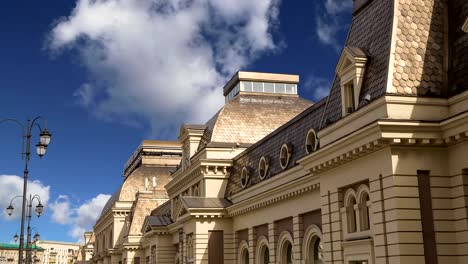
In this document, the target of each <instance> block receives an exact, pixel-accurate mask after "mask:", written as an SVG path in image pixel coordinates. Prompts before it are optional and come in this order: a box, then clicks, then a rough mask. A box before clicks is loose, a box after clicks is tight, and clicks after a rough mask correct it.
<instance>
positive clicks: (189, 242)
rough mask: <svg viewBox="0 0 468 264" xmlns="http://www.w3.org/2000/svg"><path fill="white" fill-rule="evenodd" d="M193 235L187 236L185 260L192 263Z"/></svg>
mask: <svg viewBox="0 0 468 264" xmlns="http://www.w3.org/2000/svg"><path fill="white" fill-rule="evenodd" d="M193 246H194V245H193V234H188V235H187V259H188V260H189V262H192V261H193Z"/></svg>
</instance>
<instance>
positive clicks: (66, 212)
mask: <svg viewBox="0 0 468 264" xmlns="http://www.w3.org/2000/svg"><path fill="white" fill-rule="evenodd" d="M49 206H50V209H51V210H52V216H51V217H52V221H54V222H55V223H58V224H61V225H65V224H70V223H71V221H72V218H71V215H72V212H71V208H70V201H69V199H68V196H66V195H59V197H58V198H57V199H56V200H55V201H54V202H53V203H51V204H50V205H49Z"/></svg>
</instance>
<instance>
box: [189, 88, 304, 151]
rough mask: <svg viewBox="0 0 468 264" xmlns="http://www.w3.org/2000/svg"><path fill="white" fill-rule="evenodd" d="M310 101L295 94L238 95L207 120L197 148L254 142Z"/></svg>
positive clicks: (295, 113)
mask: <svg viewBox="0 0 468 264" xmlns="http://www.w3.org/2000/svg"><path fill="white" fill-rule="evenodd" d="M311 105H312V103H311V102H310V101H307V100H304V99H302V98H300V97H296V96H271V95H238V96H237V97H235V98H233V99H232V100H230V101H229V102H227V103H226V105H224V107H223V108H222V109H221V110H220V111H219V112H218V113H217V114H216V115H215V116H214V117H213V118H212V119H210V120H209V121H208V122H207V123H206V129H205V132H204V135H203V136H202V140H201V144H200V145H199V147H198V149H199V150H200V149H202V148H204V147H205V145H206V144H209V143H211V142H222V143H245V144H253V143H255V142H257V141H259V140H260V139H262V138H263V137H265V136H266V135H268V134H269V133H271V132H272V131H274V130H275V129H276V128H278V127H279V126H281V125H282V124H284V123H286V122H287V121H289V120H290V119H291V118H293V117H294V116H296V115H297V114H299V113H301V112H302V111H304V110H305V109H306V108H307V107H309V106H311Z"/></svg>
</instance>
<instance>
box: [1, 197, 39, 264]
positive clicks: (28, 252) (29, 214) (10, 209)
mask: <svg viewBox="0 0 468 264" xmlns="http://www.w3.org/2000/svg"><path fill="white" fill-rule="evenodd" d="M19 197H23V196H22V195H17V196H15V197H13V198H12V199H11V201H10V205H9V206H8V207H7V209H6V211H7V214H8V215H11V214H12V213H13V210H14V209H15V208H14V207H13V204H12V203H13V200H14V199H16V198H19ZM34 200H37V202H38V204H37V205H36V210H35V211H36V215H37V217H41V214H42V212H43V210H44V206H43V205H42V203H41V197H40V196H39V195H37V194H35V195H34V196H33V195H31V194H30V195H29V199H28V200H27V201H26V205H27V208H28V211H27V214H26V218H28V227H27V230H28V233H27V240H26V241H27V242H26V264H28V263H30V262H31V259H30V255H31V249H32V243H31V217H32V203H33V202H34ZM39 238H40V236H39V234H38V233H37V232H36V234H35V235H34V237H33V239H34V240H33V242H34V243H35V242H36V241H38V240H39ZM13 239H14V240H15V242H16V240H18V235H16V234H15V235H14V236H13ZM21 240H22V237H21V236H20V241H21ZM20 250H21V249H20ZM20 252H21V253H22V251H20ZM18 253H19V252H18ZM19 259H20V261H21V260H22V259H23V255H22V254H21V255H20V256H19Z"/></svg>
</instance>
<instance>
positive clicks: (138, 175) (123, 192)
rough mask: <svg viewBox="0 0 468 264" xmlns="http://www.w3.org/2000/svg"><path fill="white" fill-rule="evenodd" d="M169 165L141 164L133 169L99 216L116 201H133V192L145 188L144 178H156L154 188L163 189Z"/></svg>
mask: <svg viewBox="0 0 468 264" xmlns="http://www.w3.org/2000/svg"><path fill="white" fill-rule="evenodd" d="M171 169H172V168H171V167H156V166H154V167H153V166H141V167H138V168H137V169H135V170H134V171H133V172H132V173H131V174H130V175H129V176H128V177H127V178H125V181H124V182H123V184H122V186H121V187H120V188H119V190H117V191H116V192H115V193H114V194H113V195H112V196H111V198H110V199H109V201H107V203H106V205H105V206H104V208H103V209H102V212H101V216H102V215H103V214H104V213H105V212H107V211H108V210H109V209H110V208H111V207H112V206H113V204H114V203H115V202H116V201H134V200H135V194H136V193H137V192H138V191H142V190H144V189H145V179H147V178H148V179H149V180H150V181H151V179H152V178H153V176H154V177H156V178H157V183H158V185H157V187H156V190H160V191H164V192H165V189H164V185H165V184H166V183H167V182H169V180H170V179H171V176H170V170H171Z"/></svg>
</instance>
